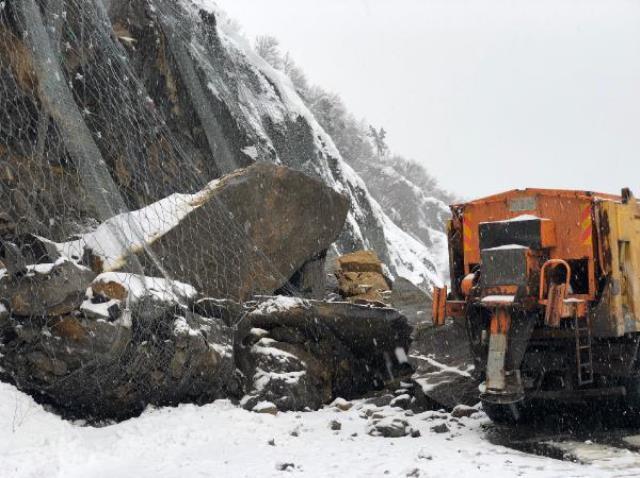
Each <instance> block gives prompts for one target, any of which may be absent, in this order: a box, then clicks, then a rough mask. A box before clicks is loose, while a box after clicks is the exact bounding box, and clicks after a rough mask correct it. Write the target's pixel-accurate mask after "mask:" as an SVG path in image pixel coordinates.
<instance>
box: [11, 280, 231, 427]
mask: <svg viewBox="0 0 640 478" xmlns="http://www.w3.org/2000/svg"><path fill="white" fill-rule="evenodd" d="M194 299H195V290H194V289H193V287H191V286H190V285H187V284H183V283H180V282H174V281H169V280H166V279H160V278H151V277H142V276H136V275H133V274H116V273H107V274H102V275H100V276H98V277H97V278H96V279H95V280H94V282H93V283H92V284H91V286H90V287H89V289H88V290H87V298H86V299H85V301H84V302H83V303H82V305H81V306H80V307H79V309H78V310H75V311H72V312H69V313H66V314H64V315H61V316H55V317H53V316H49V317H31V318H30V319H29V320H24V319H23V318H21V317H18V316H15V315H11V316H9V317H6V316H5V318H4V319H3V320H2V321H1V323H0V336H1V340H0V344H1V345H0V378H2V379H6V380H9V381H11V382H12V383H14V384H15V385H16V386H17V387H18V388H19V389H21V390H23V391H26V392H28V393H31V394H32V395H33V396H35V397H37V398H38V399H39V400H41V401H43V402H45V403H48V404H51V405H53V406H54V407H55V408H56V409H57V410H58V411H60V412H61V413H62V414H63V415H65V416H69V417H76V418H85V419H90V420H96V419H102V418H115V419H123V418H128V417H130V416H133V415H136V414H137V413H139V412H141V411H142V410H143V409H144V407H145V406H147V405H158V406H160V405H177V404H178V403H183V402H196V403H207V402H210V401H212V400H215V399H216V398H223V397H224V398H227V397H229V396H234V395H239V394H240V391H239V385H240V382H239V381H238V380H237V378H236V372H235V362H234V354H233V329H232V328H231V327H228V326H227V325H225V323H224V321H223V320H221V319H220V318H218V317H205V316H203V315H200V314H196V313H194V312H193V311H192V309H195V307H190V306H189V305H190V304H191V302H192V301H193V300H194Z"/></svg>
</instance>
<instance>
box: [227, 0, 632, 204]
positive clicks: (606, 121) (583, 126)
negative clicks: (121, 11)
mask: <svg viewBox="0 0 640 478" xmlns="http://www.w3.org/2000/svg"><path fill="white" fill-rule="evenodd" d="M217 2H218V4H219V5H220V6H221V7H222V8H223V9H225V10H226V11H227V12H228V13H229V15H230V16H232V17H234V18H236V19H237V20H238V21H239V22H240V23H241V24H242V25H243V27H244V31H245V33H246V34H247V36H249V37H250V38H252V37H254V36H256V35H260V34H271V35H274V36H276V37H277V38H278V39H279V40H280V41H281V43H282V46H283V49H284V50H288V51H290V52H291V54H292V55H293V57H294V59H295V60H296V61H297V62H298V64H300V65H301V66H302V68H303V69H304V71H305V72H306V73H307V75H308V77H309V79H310V80H311V82H312V83H316V84H318V85H320V86H322V87H324V88H326V89H329V90H331V91H335V92H337V93H339V94H340V95H341V96H342V97H343V99H344V101H345V102H346V104H347V105H348V106H349V107H350V109H351V110H352V111H353V113H354V114H355V115H356V116H358V117H366V118H367V119H368V120H369V121H370V122H371V123H373V124H375V125H380V126H384V127H385V129H387V130H388V132H389V142H390V144H391V147H392V149H393V150H394V151H396V152H398V153H400V154H402V155H405V156H407V157H411V158H413V159H415V160H417V161H419V162H421V163H423V164H425V165H426V166H427V168H428V169H429V170H430V171H431V172H432V173H433V174H434V175H435V176H436V177H437V178H438V180H439V181H440V183H441V184H442V185H443V186H444V187H446V188H448V189H450V190H452V191H454V192H456V193H458V194H460V195H463V196H465V197H468V198H471V197H476V196H482V195H486V194H491V193H494V192H498V191H501V190H505V189H511V188H516V187H560V188H573V189H592V190H601V191H604V192H618V191H619V189H620V187H622V186H630V187H631V188H632V189H635V190H636V191H637V192H636V195H637V196H640V0H629V1H623V0H598V1H595V0H535V1H533V0H469V1H465V0H268V1H267V0H217Z"/></svg>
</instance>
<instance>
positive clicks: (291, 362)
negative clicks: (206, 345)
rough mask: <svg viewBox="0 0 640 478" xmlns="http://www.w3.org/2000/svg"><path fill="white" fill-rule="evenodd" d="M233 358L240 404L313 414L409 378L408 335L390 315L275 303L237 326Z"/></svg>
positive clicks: (317, 304) (404, 324)
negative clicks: (239, 335) (240, 379)
mask: <svg viewBox="0 0 640 478" xmlns="http://www.w3.org/2000/svg"><path fill="white" fill-rule="evenodd" d="M243 327H244V328H245V330H246V332H244V337H245V338H244V340H242V342H241V345H240V346H239V349H238V350H237V351H236V352H237V356H238V361H239V363H240V367H241V369H242V371H243V373H244V375H245V376H246V377H247V379H248V381H249V383H248V385H247V387H246V392H247V395H246V396H245V398H244V399H243V405H244V406H245V407H246V408H248V409H251V408H252V407H253V406H255V404H257V403H259V402H261V401H269V402H272V403H274V404H276V406H277V407H278V408H279V409H280V410H304V409H305V408H307V407H309V408H318V407H319V406H320V405H322V404H323V403H329V402H331V400H332V399H333V398H335V397H344V398H346V399H350V398H354V397H357V396H361V395H362V394H363V393H365V392H367V391H370V390H375V389H380V388H382V386H383V385H384V384H385V383H386V382H388V381H390V380H393V379H395V378H397V377H399V376H406V375H407V373H410V371H411V367H410V366H409V365H408V363H407V362H406V360H407V359H406V357H407V356H406V351H407V350H408V347H409V343H410V338H409V337H410V333H411V328H410V327H409V326H408V325H407V322H406V319H405V318H404V317H402V316H401V315H400V314H398V313H397V312H396V311H395V310H393V309H382V308H371V307H363V306H357V305H352V304H348V303H327V302H319V301H307V300H301V299H295V298H287V297H277V298H272V299H268V300H266V301H264V302H262V303H260V304H258V305H257V306H256V307H255V308H254V310H252V311H251V312H250V313H249V314H248V315H247V316H246V318H245V319H244V325H243Z"/></svg>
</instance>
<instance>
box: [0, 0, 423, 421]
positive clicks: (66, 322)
mask: <svg viewBox="0 0 640 478" xmlns="http://www.w3.org/2000/svg"><path fill="white" fill-rule="evenodd" d="M251 55H252V54H251V53H250V52H241V51H240V50H239V49H238V47H237V46H236V45H235V44H233V42H230V40H229V39H228V38H226V37H225V36H223V35H220V34H219V32H218V30H217V27H216V17H215V16H214V14H213V13H211V11H210V10H203V9H200V8H198V7H197V6H196V5H194V4H193V3H192V2H191V1H190V0H183V1H182V0H181V1H173V0H20V1H11V2H9V1H0V115H1V117H0V204H1V207H0V262H1V263H0V380H6V381H10V382H12V383H14V384H15V385H16V386H18V387H19V388H20V389H22V390H24V391H27V392H29V393H31V394H32V395H33V396H35V397H37V398H39V399H41V400H42V401H43V402H46V403H48V404H52V405H53V406H55V407H56V409H57V410H59V411H61V412H63V413H64V414H66V415H68V416H71V417H80V418H88V419H91V420H97V419H100V418H126V417H130V416H132V415H135V414H136V413H139V412H140V411H141V410H142V409H143V408H144V407H145V406H146V405H148V404H152V405H168V404H177V403H181V402H186V401H190V402H207V401H211V400H213V399H216V398H219V397H236V398H238V399H240V398H241V397H245V399H244V401H243V402H242V403H243V405H244V406H245V407H247V408H249V409H253V407H258V406H260V404H261V403H262V402H264V401H265V400H267V401H274V403H275V405H274V406H275V407H277V408H279V409H296V410H303V409H305V408H306V407H318V406H320V405H321V404H322V403H323V402H326V401H328V400H330V399H332V398H333V397H335V396H338V395H339V396H344V397H349V396H356V395H357V394H362V393H364V392H365V391H367V390H369V389H370V388H371V387H379V386H380V385H381V384H382V383H383V382H385V381H386V380H390V379H394V378H395V377H396V373H397V372H398V371H399V370H404V372H406V370H407V367H408V365H407V363H406V349H407V348H408V343H409V333H410V328H409V326H408V325H407V321H406V318H404V317H403V316H402V314H400V313H398V312H396V311H394V310H392V309H386V308H377V309H376V308H371V307H368V306H357V305H353V304H347V303H331V302H322V301H315V302H313V301H308V300H302V299H297V298H296V299H294V298H291V297H285V298H282V297H280V298H276V299H273V298H272V299H267V298H264V297H260V295H262V294H267V295H269V294H283V295H295V296H301V297H305V298H323V297H324V296H325V293H326V289H325V284H324V279H325V278H326V277H327V276H326V271H325V269H324V264H325V261H324V259H325V255H326V254H327V250H329V249H330V248H332V247H333V248H334V250H338V251H342V252H346V251H349V250H352V249H355V248H362V247H371V244H377V245H379V246H380V247H379V248H378V247H376V249H379V251H381V253H382V254H384V255H385V257H386V259H388V261H387V262H388V263H389V264H391V266H393V267H394V268H395V269H394V270H395V271H396V272H398V271H400V270H402V268H404V269H405V270H406V273H407V275H409V276H411V277H415V278H416V280H417V282H420V281H423V282H424V283H429V281H430V280H432V279H433V276H434V269H433V264H432V262H431V260H430V258H429V257H430V256H429V254H428V251H426V250H425V249H424V247H423V245H421V244H419V243H418V242H417V241H416V240H415V239H413V238H410V237H408V236H406V235H405V233H403V232H402V231H401V230H400V229H398V228H397V226H395V225H394V224H393V223H392V222H391V221H390V220H389V219H388V217H387V216H386V215H385V214H384V213H383V212H382V210H381V208H380V206H379V205H377V203H375V201H373V200H372V199H371V197H370V196H369V195H368V192H367V191H366V187H365V185H364V183H363V182H362V181H361V180H360V178H358V177H357V175H355V173H353V171H352V170H351V169H350V168H349V167H348V166H346V165H345V164H344V163H343V162H342V160H341V159H340V156H339V153H338V152H337V150H335V147H334V146H333V144H332V142H331V139H330V138H329V137H328V136H327V135H326V133H324V132H323V131H322V129H321V128H320V127H319V126H318V125H317V122H315V119H314V118H313V116H312V115H311V114H310V113H309V111H308V110H307V109H306V107H305V106H304V104H303V102H302V100H301V99H300V98H299V97H298V96H297V94H295V92H293V91H292V90H291V89H290V88H289V86H287V84H286V82H283V81H284V80H282V79H281V78H279V77H278V76H277V72H273V71H268V68H269V67H268V65H266V64H264V62H263V61H262V60H261V59H259V58H253V57H251ZM283 165H286V166H288V167H284V166H283ZM345 224H346V225H345ZM336 243H338V244H339V246H338V247H335V244H336ZM378 267H381V266H380V265H378ZM382 282H384V283H386V280H384V281H381V283H382ZM378 305H379V304H378ZM354 317H355V318H356V320H351V319H352V318H354ZM409 368H410V367H409Z"/></svg>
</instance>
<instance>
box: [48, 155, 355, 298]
mask: <svg viewBox="0 0 640 478" xmlns="http://www.w3.org/2000/svg"><path fill="white" fill-rule="evenodd" d="M348 209H349V203H348V201H347V198H346V197H345V196H342V195H341V194H338V193H337V192H335V191H334V190H333V189H331V188H329V187H327V186H325V185H324V184H323V183H321V182H320V181H318V180H316V179H313V178H311V177H309V176H307V175H305V174H303V173H300V172H298V171H294V170H291V169H288V168H285V167H281V166H274V165H272V164H267V163H258V164H255V165H253V166H250V167H248V168H246V169H240V170H238V171H236V172H234V173H232V174H229V175H227V176H225V177H223V178H222V179H220V180H217V181H213V182H212V183H210V184H209V185H208V186H207V187H206V188H205V189H203V190H202V191H200V192H199V193H196V194H192V195H189V194H174V195H171V196H168V197H166V198H164V199H162V200H161V201H158V202H156V203H154V204H151V205H150V206H147V207H146V208H143V209H141V210H138V211H133V212H131V213H126V214H121V215H119V216H116V217H114V218H112V219H110V220H109V221H107V222H105V223H103V224H102V225H101V226H99V227H98V228H97V229H96V230H95V231H93V232H91V233H88V234H85V235H83V236H82V237H80V238H79V239H78V240H75V241H71V242H68V243H63V244H59V245H58V247H59V249H60V250H61V251H62V253H63V254H65V255H67V256H70V257H73V258H75V259H77V260H80V259H81V258H83V257H84V258H85V260H87V257H89V259H88V262H89V263H90V265H91V266H92V267H93V268H97V269H98V270H102V271H110V270H127V269H129V270H131V271H132V272H135V270H132V267H133V266H135V262H134V261H132V260H131V254H132V253H139V255H138V260H139V261H141V262H142V263H143V267H144V270H145V271H146V272H147V274H149V275H167V274H168V275H169V276H171V277H173V278H175V279H177V280H180V281H183V282H187V283H189V284H192V285H194V286H195V287H197V288H198V290H199V291H201V292H202V293H203V294H205V295H208V296H211V297H218V298H230V299H234V300H240V301H242V300H246V299H247V298H249V297H251V296H252V295H254V294H271V293H273V292H274V291H276V290H277V289H279V288H280V287H282V286H284V285H285V284H287V283H288V282H289V280H290V279H291V277H292V276H293V275H294V273H295V272H296V271H298V270H300V269H301V268H302V266H303V265H304V264H305V263H307V262H308V261H309V260H311V259H313V258H316V257H321V256H322V255H323V252H324V251H325V250H326V249H327V248H328V247H329V246H330V245H331V243H332V242H333V241H334V240H335V239H336V238H337V237H338V235H339V234H340V231H341V230H342V227H343V224H344V220H345V218H346V215H347V211H348ZM87 251H90V254H87Z"/></svg>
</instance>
